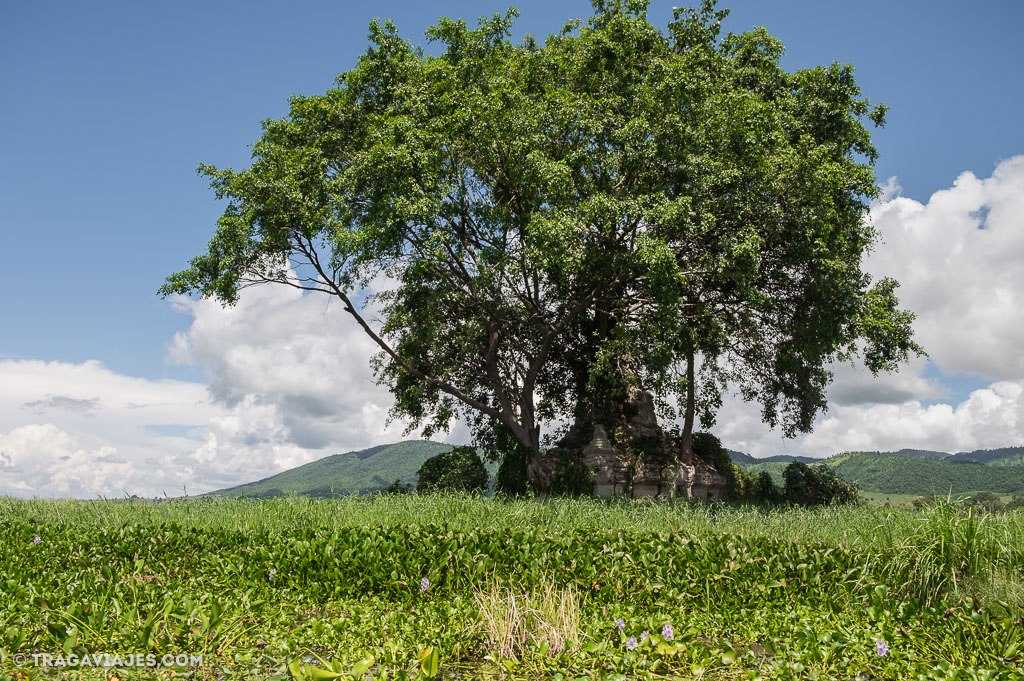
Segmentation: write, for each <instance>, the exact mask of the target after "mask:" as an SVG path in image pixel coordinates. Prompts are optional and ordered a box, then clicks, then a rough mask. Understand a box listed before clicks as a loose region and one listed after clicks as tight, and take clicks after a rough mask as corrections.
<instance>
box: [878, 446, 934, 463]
mask: <svg viewBox="0 0 1024 681" xmlns="http://www.w3.org/2000/svg"><path fill="white" fill-rule="evenodd" d="M874 453H882V454H888V453H889V452H874ZM894 453H895V454H900V455H902V456H909V457H912V458H915V459H920V460H921V461H945V460H946V459H948V458H949V457H950V456H952V455H951V454H950V453H949V452H935V451H932V450H930V449H901V450H899V451H898V452H894Z"/></svg>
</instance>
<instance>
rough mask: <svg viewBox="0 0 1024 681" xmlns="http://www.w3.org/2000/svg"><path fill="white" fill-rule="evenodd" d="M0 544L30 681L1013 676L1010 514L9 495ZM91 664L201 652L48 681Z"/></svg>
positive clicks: (1015, 639) (1018, 585)
mask: <svg viewBox="0 0 1024 681" xmlns="http://www.w3.org/2000/svg"><path fill="white" fill-rule="evenodd" d="M0 527H2V528H3V532H2V534H0V586H2V587H3V596H2V599H0V675H6V676H8V677H14V678H20V679H34V678H51V677H57V678H67V679H79V678H82V679H110V678H112V677H111V675H113V677H114V678H118V679H136V678H137V679H148V678H154V679H155V678H161V679H163V678H195V679H210V680H213V679H222V678H224V679H269V678H277V679H288V678H302V679H330V678H352V679H355V678H362V677H363V676H365V675H367V674H369V675H370V676H371V677H372V678H388V679H394V678H402V677H408V678H416V677H425V676H434V677H436V678H465V679H472V678H507V679H520V678H522V679H526V678H531V679H532V678H555V679H570V678H578V677H584V678H600V679H619V678H700V679H758V678H763V679H809V678H818V679H830V678H834V679H857V678H860V679H1020V678H1022V677H1024V662H1022V661H1021V658H1022V657H1024V650H1021V647H1022V641H1024V513H1022V512H1019V511H1018V512H1015V513H1007V514H1002V515H998V516H993V515H985V514H979V513H978V512H977V511H975V510H972V509H970V508H967V507H964V506H961V505H959V504H956V503H952V502H946V503H940V504H938V505H937V506H935V507H932V508H929V509H924V510H913V509H907V508H884V507H878V506H870V505H866V506H861V507H856V508H826V509H817V510H801V509H779V510H767V511H766V510H759V509H755V508H750V507H730V506H724V505H717V506H702V505H698V506H690V505H687V504H675V505H671V504H667V503H653V502H649V503H637V502H617V503H606V502H601V501H595V500H550V501H544V502H541V501H533V500H525V501H510V502H506V501H498V500H488V499H483V498H474V497H423V496H416V495H403V496H371V497H351V498H343V499H334V500H322V501H318V500H313V499H305V498H281V499H270V500H262V501H255V500H244V499H231V500H189V501H172V502H165V503H152V502H135V501H92V502H79V501H18V500H10V499H0ZM37 538H38V541H37ZM103 653H108V654H110V655H115V654H117V655H130V654H151V655H154V656H156V657H157V659H159V658H160V657H161V656H163V655H164V654H171V655H180V654H184V655H202V658H203V659H202V664H201V665H200V664H194V663H185V664H183V665H181V666H180V667H165V668H156V667H149V666H142V667H139V666H137V667H134V668H129V667H121V668H118V669H116V670H111V669H103V670H101V669H93V668H92V667H76V668H73V669H72V668H70V667H53V666H50V667H44V666H40V664H41V662H42V660H43V659H44V658H42V657H40V656H41V655H42V654H48V655H51V656H52V657H50V658H48V661H49V662H50V663H51V664H54V663H56V662H59V661H63V662H65V663H66V662H67V661H68V660H69V659H73V660H75V661H76V662H80V661H81V658H82V657H83V656H91V655H94V654H103ZM880 653H885V654H884V655H883V654H880ZM33 655H35V656H36V657H35V658H33ZM58 656H62V657H58ZM68 656H77V657H68ZM193 662H194V661H193ZM147 664H148V662H147Z"/></svg>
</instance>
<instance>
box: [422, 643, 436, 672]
mask: <svg viewBox="0 0 1024 681" xmlns="http://www.w3.org/2000/svg"><path fill="white" fill-rule="evenodd" d="M440 662H441V656H440V655H439V654H438V652H437V649H436V648H434V647H433V646H428V647H426V648H424V649H423V651H422V652H420V671H422V672H423V674H424V675H425V676H428V677H433V676H435V675H437V669H438V666H439V664H440Z"/></svg>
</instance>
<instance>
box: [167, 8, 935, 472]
mask: <svg viewBox="0 0 1024 681" xmlns="http://www.w3.org/2000/svg"><path fill="white" fill-rule="evenodd" d="M594 8H595V13H594V15H593V16H592V17H591V18H590V19H589V21H587V22H586V23H582V22H574V23H570V24H569V25H567V26H566V28H565V30H563V31H562V32H561V33H559V34H557V35H553V36H550V37H549V38H548V39H547V41H546V42H545V43H544V44H543V45H541V44H539V43H538V42H536V41H535V40H533V39H532V38H527V39H525V40H524V41H523V42H522V43H520V44H513V43H512V42H511V41H510V40H509V36H510V34H511V31H512V22H513V20H514V18H515V16H516V13H515V12H514V11H509V13H507V14H506V15H505V16H499V15H496V16H494V17H492V18H489V19H484V20H481V22H480V23H479V25H478V26H477V27H476V28H475V29H471V28H470V27H469V26H467V24H466V23H465V22H464V21H461V20H460V21H456V20H451V19H441V20H440V21H439V22H438V23H437V24H436V25H435V26H432V27H431V28H430V29H428V31H427V36H428V38H429V39H430V40H431V41H436V42H437V43H440V50H439V54H437V55H436V56H435V55H432V54H427V53H426V52H425V51H423V50H421V49H419V48H417V47H414V46H413V45H412V44H410V43H409V42H407V41H406V40H404V39H402V38H401V37H399V34H398V31H397V29H396V27H395V26H394V25H393V24H391V23H390V22H385V23H384V24H383V25H382V24H380V23H377V22H374V23H373V24H372V26H371V31H370V42H371V45H370V49H369V50H368V51H367V52H366V54H365V55H364V56H363V57H362V58H361V59H360V60H359V63H358V64H357V65H356V67H355V68H353V69H351V70H349V71H347V72H345V73H343V74H341V75H340V76H339V77H338V87H336V88H334V89H332V90H330V91H328V92H327V93H326V94H324V95H320V96H299V97H294V98H293V99H292V100H291V110H290V113H289V115H288V117H287V118H285V119H283V120H275V121H267V122H266V123H265V125H264V134H263V136H262V138H261V139H260V140H259V141H258V142H257V143H256V144H255V145H254V150H253V164H252V166H251V167H250V168H249V169H247V170H244V171H241V172H236V171H233V170H231V169H218V168H214V167H212V166H203V167H202V171H203V172H204V174H206V175H207V176H208V177H209V178H210V179H211V182H212V185H213V188H214V189H215V191H216V193H217V196H218V197H219V198H222V199H226V200H227V201H228V206H227V208H226V210H225V212H224V214H223V216H222V217H221V218H220V220H219V222H218V227H217V231H216V234H215V235H214V236H213V238H212V239H211V240H210V242H209V246H208V249H207V252H206V253H205V254H203V255H200V256H199V257H197V258H195V259H193V260H192V262H191V266H190V267H189V268H188V269H186V270H185V271H183V272H179V273H177V274H174V275H172V276H171V277H170V278H169V279H168V280H167V283H166V285H165V286H164V287H163V288H162V289H161V292H162V293H163V294H164V295H168V294H171V293H198V294H200V295H204V296H213V297H216V298H218V299H219V300H221V301H223V302H225V303H232V302H234V301H235V300H236V299H237V296H238V290H239V289H240V288H242V287H244V286H246V285H250V284H255V283H277V284H281V285H291V286H296V287H299V288H302V289H304V290H310V291H316V292H322V293H326V294H328V295H331V296H334V297H336V298H337V299H339V300H340V301H341V304H342V308H343V309H344V310H345V311H346V312H347V313H348V314H350V315H351V316H352V317H353V318H354V321H355V323H357V324H358V325H359V326H360V327H361V328H362V330H363V331H365V332H366V333H367V334H368V335H369V337H370V338H371V339H372V340H373V341H374V342H375V343H376V344H377V346H378V347H379V348H380V350H381V353H380V355H379V357H378V362H377V365H376V366H377V370H378V376H379V377H380V379H381V380H382V381H384V382H385V383H386V384H388V385H389V386H390V388H391V390H392V392H393V393H394V396H395V399H396V402H395V412H396V415H398V416H402V417H406V418H408V419H410V420H411V421H412V422H413V423H414V424H423V425H425V426H426V428H427V435H428V436H429V434H430V432H431V431H432V430H435V429H445V428H447V426H448V424H449V423H451V421H452V420H453V419H454V418H456V417H457V416H459V415H460V414H461V415H462V416H464V417H465V418H466V419H467V420H468V421H469V422H470V424H471V425H472V426H473V427H474V428H475V430H476V431H477V434H478V435H479V434H481V433H486V432H490V431H491V430H492V429H493V428H494V426H495V424H500V425H501V426H502V427H504V428H506V429H507V430H508V431H509V432H511V433H512V434H513V435H514V436H515V438H516V439H517V440H518V441H519V442H520V443H521V444H522V445H523V446H525V447H526V448H527V450H528V451H529V452H530V453H531V455H532V457H533V458H532V459H531V461H530V462H529V466H530V470H531V473H532V474H533V475H534V476H537V475H540V474H541V473H540V471H541V469H542V467H541V466H540V464H539V462H538V457H539V455H540V451H541V428H542V426H543V425H544V424H546V423H551V422H552V421H553V420H554V419H555V418H561V419H562V420H563V421H571V420H572V418H573V417H575V416H577V415H579V412H581V411H587V410H600V409H601V408H602V405H604V407H607V405H608V403H609V402H615V401H616V400H617V399H621V398H622V396H623V394H624V392H623V391H624V388H625V387H626V386H627V385H629V386H640V387H643V388H644V389H647V390H649V391H651V392H652V393H653V394H654V395H655V396H656V397H657V399H658V400H659V402H660V406H661V407H662V409H663V410H669V409H671V408H672V405H673V403H674V404H675V405H676V407H678V408H679V411H680V412H681V413H682V416H683V419H684V422H685V424H686V427H685V428H684V439H685V438H688V437H689V434H690V433H691V432H692V428H691V426H692V423H693V420H694V418H695V413H699V414H700V415H701V418H702V420H703V421H705V422H709V421H713V418H714V412H715V408H716V406H717V405H718V404H719V401H720V395H721V391H722V389H723V388H724V387H725V385H726V384H727V383H731V384H732V385H733V386H734V387H736V388H738V389H739V391H740V392H741V393H742V395H743V396H744V397H745V398H746V399H750V400H757V401H759V402H760V404H761V405H762V407H763V416H764V419H765V420H766V421H767V422H769V423H770V424H772V425H780V426H781V427H782V429H783V430H784V431H785V432H786V433H788V434H792V433H794V432H797V431H806V430H809V429H810V428H811V425H812V421H813V419H814V417H815V415H816V414H817V413H818V412H819V411H820V410H821V409H822V408H823V406H824V404H825V388H826V386H827V384H828V382H829V380H830V372H829V370H828V368H827V367H828V366H829V365H830V362H832V361H833V360H836V359H844V358H849V357H851V356H852V355H854V354H857V353H860V354H862V355H863V359H864V361H865V363H866V365H867V366H868V368H869V369H870V370H871V371H873V372H877V371H879V370H888V369H893V368H895V367H896V366H897V365H898V364H899V363H900V362H901V361H903V360H905V359H906V358H907V356H908V353H910V352H914V351H917V350H919V349H918V348H917V346H916V345H915V344H914V343H913V342H912V340H911V321H912V319H913V315H911V314H909V313H907V312H904V311H901V310H900V309H899V307H898V301H897V298H896V296H895V289H896V286H897V284H896V282H894V281H892V280H890V279H881V280H879V281H877V282H872V281H871V278H870V277H869V276H868V274H867V273H866V272H865V271H864V270H863V268H862V263H861V260H862V256H863V254H864V253H865V252H866V251H867V250H868V249H869V248H870V247H871V245H872V244H873V243H874V241H875V238H876V235H875V233H874V231H873V230H872V228H871V227H870V226H869V225H868V224H867V223H866V222H865V221H864V219H863V218H864V213H865V210H866V206H867V203H868V201H869V200H870V199H871V198H872V197H873V196H875V195H876V194H877V192H878V189H877V187H876V186H875V177H874V173H873V170H872V164H873V163H874V160H875V157H876V152H875V149H874V147H873V146H872V144H871V139H870V134H869V132H868V130H867V128H866V127H865V126H866V125H871V124H874V125H880V124H881V123H882V121H883V117H884V113H885V108H884V107H881V106H874V107H873V106H870V105H869V104H868V102H867V100H866V99H864V98H863V97H862V96H861V93H860V90H859V88H858V86H857V85H856V82H855V80H854V77H853V68H852V67H850V66H843V65H840V64H834V65H832V66H828V67H817V68H811V69H804V70H800V71H797V72H795V73H789V72H787V71H785V70H784V69H782V68H781V66H780V64H779V60H780V57H781V55H782V52H783V46H782V44H781V43H780V42H779V41H778V40H777V39H775V38H773V37H771V36H770V35H768V34H767V33H766V32H765V31H764V30H763V29H756V30H754V31H752V32H750V33H744V34H740V35H733V34H728V35H724V36H723V35H722V32H721V21H722V20H723V19H724V17H725V16H726V14H727V12H725V11H716V10H715V8H714V3H713V2H710V1H706V2H704V3H703V4H702V5H701V6H700V7H699V8H697V9H683V8H680V9H677V10H676V11H675V12H674V16H673V20H672V21H671V22H670V23H669V24H668V26H667V28H666V30H664V31H661V30H658V29H657V28H655V27H654V26H652V25H651V24H650V23H649V22H648V21H647V14H646V8H647V3H646V2H645V1H644V0H613V1H605V0H595V2H594ZM385 279H390V280H391V282H392V283H393V286H384V287H382V288H381V289H380V290H378V291H377V292H376V295H375V296H373V297H372V299H371V301H370V303H371V305H372V307H371V308H369V310H370V313H368V311H367V308H365V307H364V306H363V305H362V304H361V303H362V302H363V299H362V298H361V296H360V295H359V294H360V292H361V290H362V289H363V287H365V286H367V285H369V284H370V283H371V282H380V281H382V280H385ZM371 313H372V314H371ZM374 316H376V317H379V318H380V319H381V320H383V324H382V325H381V326H379V327H378V326H374V325H373V324H371V322H370V320H371V319H372V318H373V317H374ZM861 351H863V352H862V353H861ZM698 365H700V366H698ZM700 367H703V375H701V376H700V378H699V379H698V374H700V373H701V372H700V371H698V370H699V369H700ZM698 380H699V383H700V385H699V386H698ZM684 448H685V446H684Z"/></svg>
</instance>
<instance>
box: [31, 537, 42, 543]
mask: <svg viewBox="0 0 1024 681" xmlns="http://www.w3.org/2000/svg"><path fill="white" fill-rule="evenodd" d="M32 543H33V544H42V543H43V540H42V539H40V538H39V537H36V538H35V539H33V540H32Z"/></svg>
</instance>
